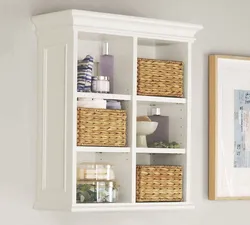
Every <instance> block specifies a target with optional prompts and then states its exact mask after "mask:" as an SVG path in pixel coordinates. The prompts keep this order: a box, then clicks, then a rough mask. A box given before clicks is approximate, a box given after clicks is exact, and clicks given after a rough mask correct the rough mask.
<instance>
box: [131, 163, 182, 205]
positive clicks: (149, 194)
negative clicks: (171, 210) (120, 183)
mask: <svg viewBox="0 0 250 225" xmlns="http://www.w3.org/2000/svg"><path fill="white" fill-rule="evenodd" d="M136 201H137V202H177V201H182V167H181V166H137V167H136Z"/></svg>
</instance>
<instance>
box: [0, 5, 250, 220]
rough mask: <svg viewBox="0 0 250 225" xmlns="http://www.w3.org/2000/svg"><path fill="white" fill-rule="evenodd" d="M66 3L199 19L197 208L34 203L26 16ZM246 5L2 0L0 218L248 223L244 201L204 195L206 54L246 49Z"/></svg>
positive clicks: (31, 52) (31, 37)
mask: <svg viewBox="0 0 250 225" xmlns="http://www.w3.org/2000/svg"><path fill="white" fill-rule="evenodd" d="M69 8H76V9H86V10H94V11H101V12H110V13H119V14H127V15H135V16H143V17H153V18H160V19H167V20H176V21H181V22H192V23H197V24H203V25H204V30H203V31H201V32H200V33H199V34H198V35H197V41H196V42H195V44H194V48H193V93H192V96H193V105H192V109H193V122H192V132H193V138H192V146H193V155H192V162H193V168H192V173H193V180H192V187H193V189H192V197H193V199H194V203H195V205H196V209H194V210H187V211H173V212H172V211H165V212H130V213H128V212H126V213H125V212H124V213H117V212H116V213H100V214H95V213H89V214H84V213H75V214H72V213H62V212H43V211H35V210H33V209H32V204H33V202H34V198H35V150H36V146H35V138H36V136H35V132H36V81H37V75H36V37H35V34H34V30H33V26H32V24H31V22H30V17H31V15H35V14H40V13H47V12H52V11H58V10H62V9H69ZM249 8H250V1H248V0H241V1H236V0H210V1H208V0H189V1H187V0H154V1H149V0H123V1H117V0H103V1H94V0H92V1H87V0H60V1H59V0H0V28H1V32H0V224H1V225H4V224H6V225H9V224H10V225H12V224H13V225H14V224H18V225H80V224H89V225H97V224H101V223H102V224H105V225H106V224H128V223H129V224H131V225H134V224H137V225H140V224H144V225H149V224H159V225H160V224H176V225H184V224H186V225H211V224H216V225H217V224H227V225H233V224H236V223H237V224H242V225H245V224H246V225H247V224H248V225H249V224H250V220H249V215H248V214H249V208H250V202H249V201H234V202H233V201H232V202H230V201H228V202H212V201H208V200H207V186H208V182H207V179H208V153H207V152H208V131H207V129H208V119H207V117H208V112H207V111H208V106H207V104H208V101H207V98H208V87H207V86H208V73H207V56H208V54H210V53H224V54H236V55H245V56H247V55H248V56H250V45H249V40H250V26H249V21H250V14H249ZM97 215H98V216H97Z"/></svg>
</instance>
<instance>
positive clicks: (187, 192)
mask: <svg viewBox="0 0 250 225" xmlns="http://www.w3.org/2000/svg"><path fill="white" fill-rule="evenodd" d="M191 64H192V42H189V43H188V48H187V69H186V70H185V73H186V75H187V76H186V77H187V78H186V80H185V97H186V99H187V103H186V109H187V111H186V113H187V128H186V129H187V137H186V146H187V149H186V155H185V156H186V171H185V173H186V174H185V176H186V179H185V183H184V190H185V201H186V202H190V201H191V196H190V194H191V193H190V192H191V188H190V184H191V179H192V178H191V172H192V171H191V155H190V153H191V132H192V131H191V115H192V112H191V104H192V99H191V94H192V93H191V90H192V89H191V88H192V84H191V81H192V74H191V73H192V69H191Z"/></svg>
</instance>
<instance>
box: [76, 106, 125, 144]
mask: <svg viewBox="0 0 250 225" xmlns="http://www.w3.org/2000/svg"><path fill="white" fill-rule="evenodd" d="M126 120H127V115H126V111H125V110H110V109H89V108H78V109H77V145H78V146H110V147H124V146H125V145H126Z"/></svg>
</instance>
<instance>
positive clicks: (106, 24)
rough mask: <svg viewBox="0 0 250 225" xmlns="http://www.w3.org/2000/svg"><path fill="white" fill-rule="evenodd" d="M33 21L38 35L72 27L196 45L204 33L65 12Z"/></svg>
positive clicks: (165, 24) (159, 23)
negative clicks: (160, 38)
mask: <svg viewBox="0 0 250 225" xmlns="http://www.w3.org/2000/svg"><path fill="white" fill-rule="evenodd" d="M32 21H33V23H34V24H35V26H36V28H37V30H38V31H39V32H40V30H41V31H45V30H51V29H55V28H59V27H60V28H63V27H65V28H68V27H69V26H72V27H73V28H77V29H78V30H82V31H85V30H86V29H87V28H88V29H89V30H93V31H96V32H97V33H98V32H100V31H103V32H104V33H105V32H108V31H112V32H114V34H117V33H118V34H121V35H123V34H124V35H126V36H130V35H131V36H142V37H144V36H145V35H146V36H158V37H163V38H164V37H176V38H179V39H185V40H186V41H193V40H194V35H195V34H196V33H197V32H198V31H199V30H201V29H203V26H201V25H195V24H190V23H180V22H173V21H166V20H160V19H151V18H143V17H135V16H126V15H118V14H108V13H100V12H92V11H84V10H83V11H82V10H65V11H60V12H53V13H48V14H42V15H37V16H33V17H32ZM114 21H115V23H114ZM90 24H91V26H90ZM89 32H91V31H89ZM109 33H110V32H109Z"/></svg>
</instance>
